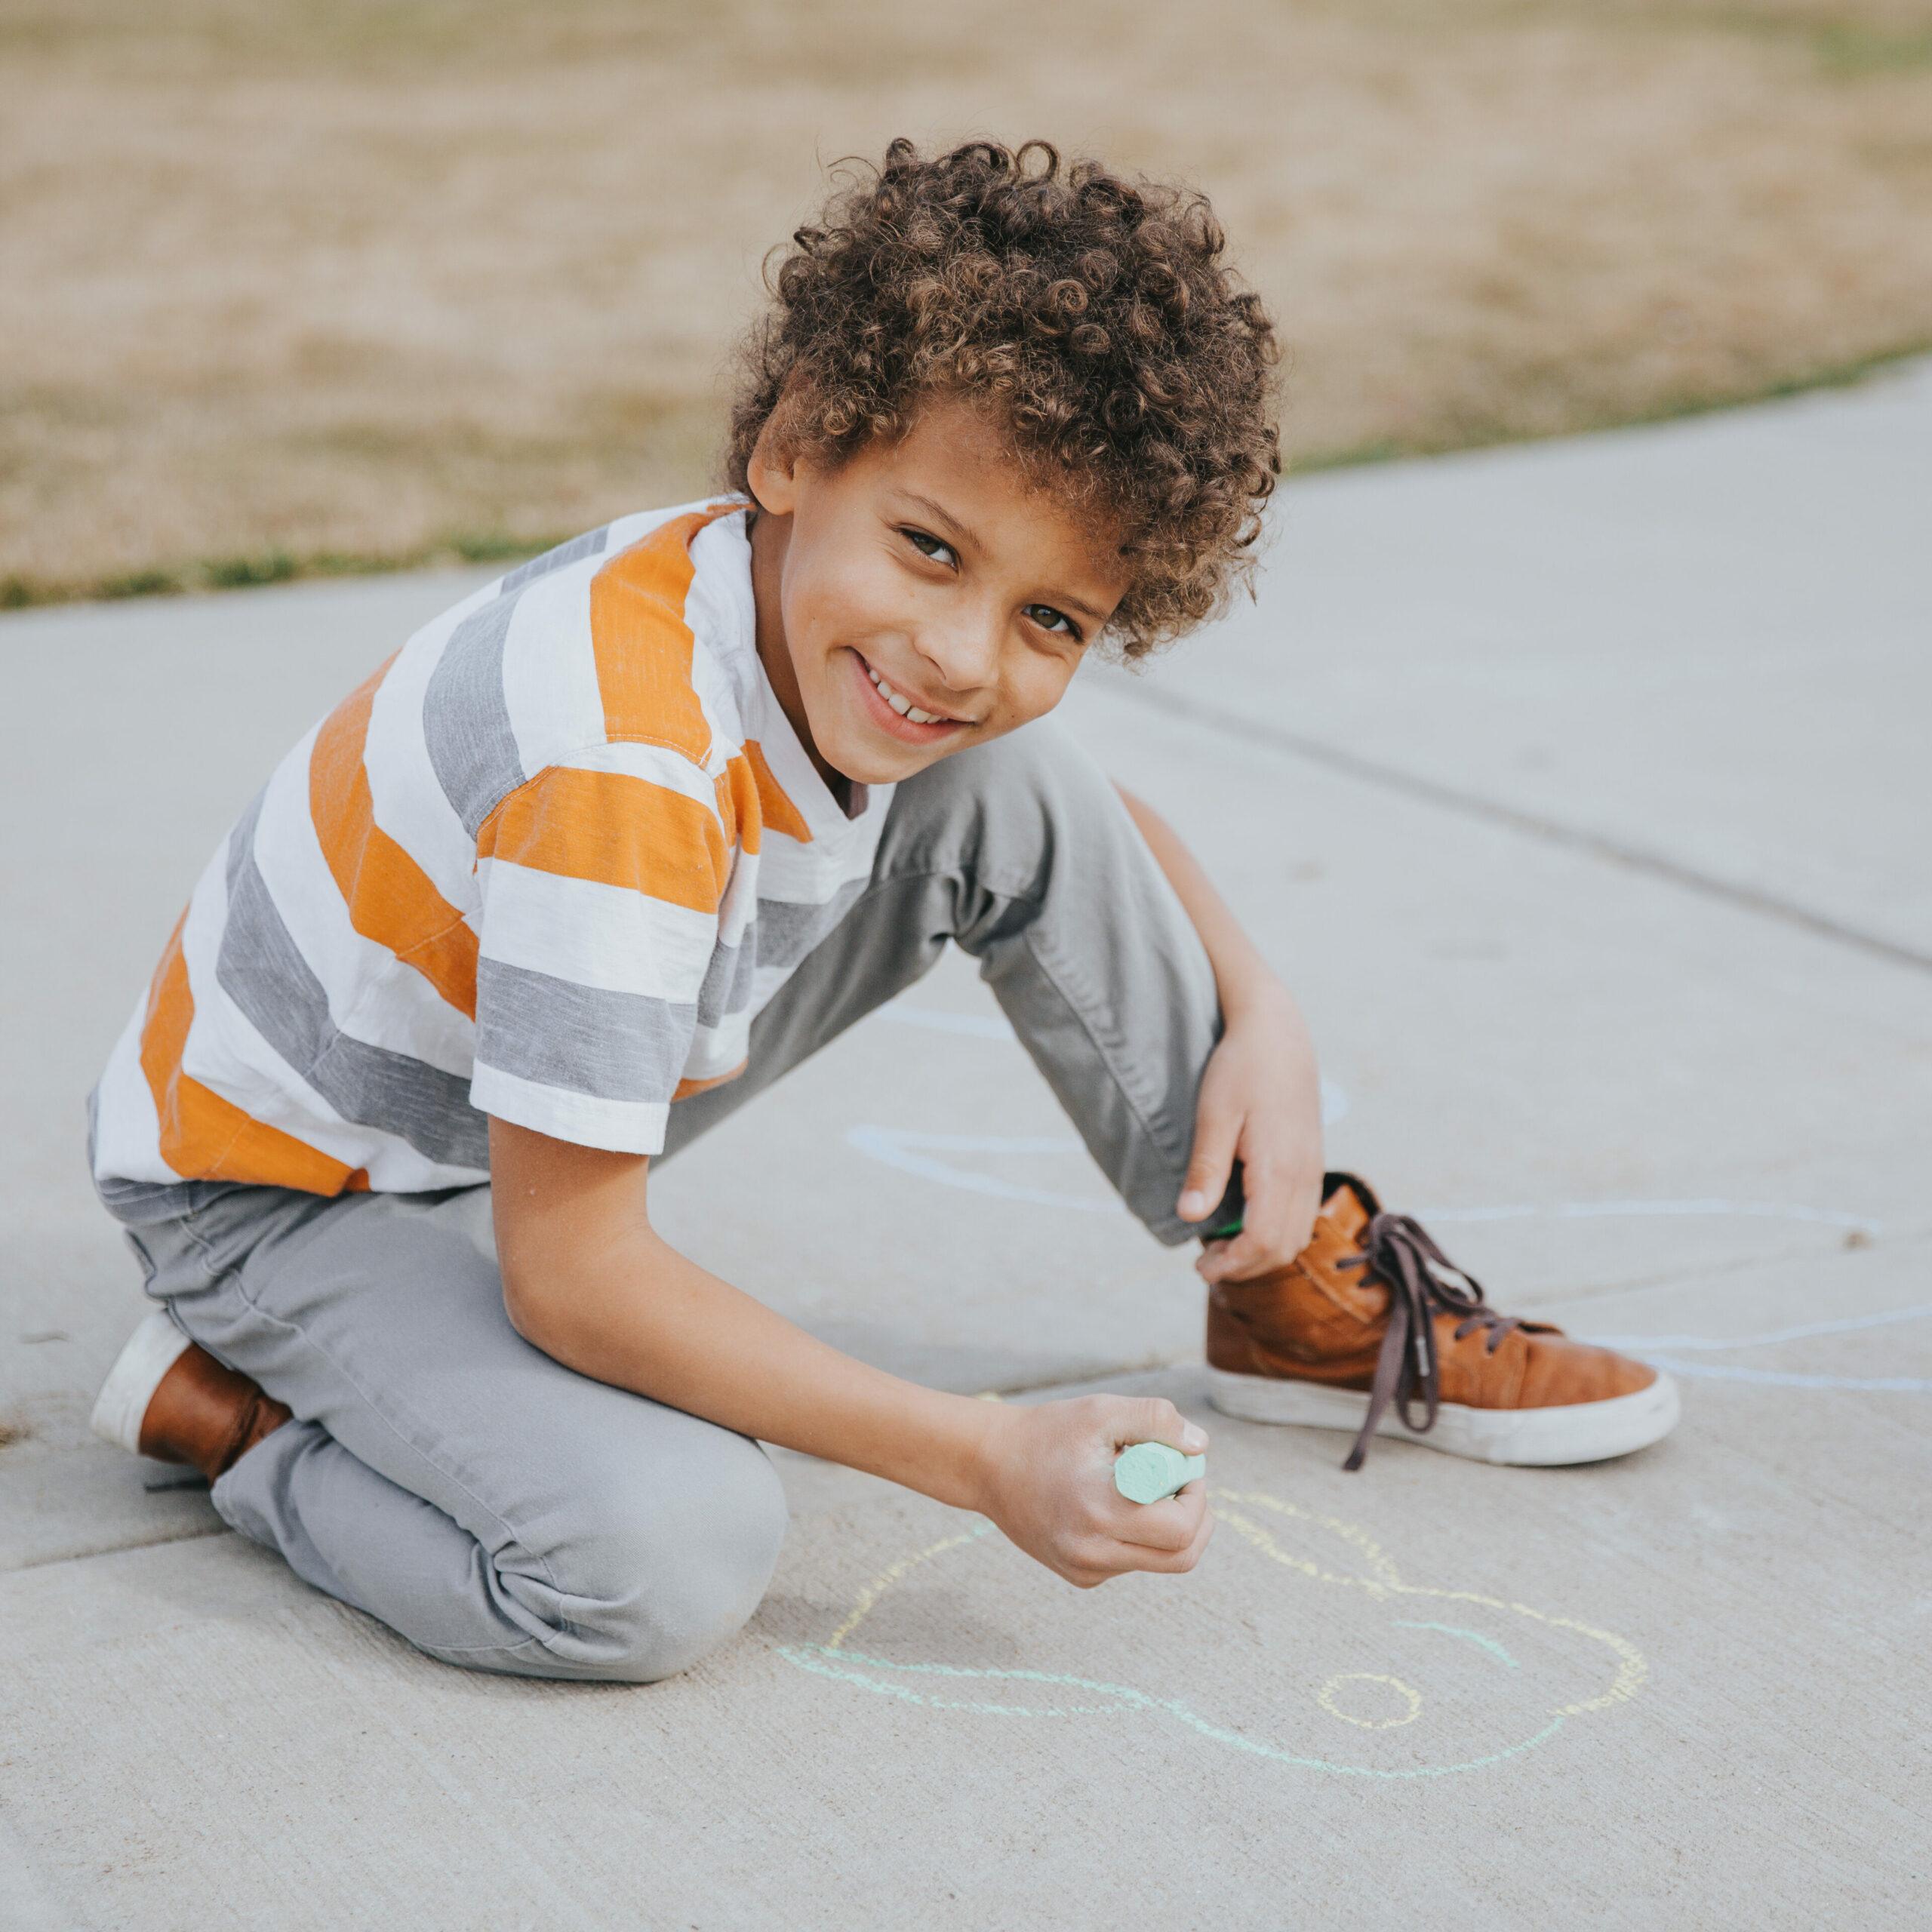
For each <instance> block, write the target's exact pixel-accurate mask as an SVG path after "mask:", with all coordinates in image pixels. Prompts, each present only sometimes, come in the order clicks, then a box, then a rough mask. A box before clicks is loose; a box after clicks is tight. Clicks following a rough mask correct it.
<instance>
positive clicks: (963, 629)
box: [912, 615, 1000, 697]
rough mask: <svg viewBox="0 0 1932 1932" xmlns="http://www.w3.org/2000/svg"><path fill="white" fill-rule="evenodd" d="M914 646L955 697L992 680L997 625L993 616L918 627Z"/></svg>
mask: <svg viewBox="0 0 1932 1932" xmlns="http://www.w3.org/2000/svg"><path fill="white" fill-rule="evenodd" d="M912 642H913V646H914V648H915V650H916V651H918V654H919V655H920V656H921V657H923V658H924V660H926V662H927V663H928V664H930V665H931V666H932V667H933V672H934V675H935V676H936V677H937V678H939V679H940V681H941V682H942V683H943V685H945V688H946V691H947V692H949V694H952V696H954V697H965V696H966V695H967V694H968V693H969V692H972V691H981V690H983V689H984V688H986V686H987V685H989V684H991V683H992V682H993V681H994V675H995V667H996V666H998V663H999V648H1000V632H999V626H998V624H997V623H995V621H994V620H992V619H991V618H990V617H983V616H977V615H976V616H974V617H970V618H966V619H963V620H955V621H953V622H951V623H937V624H928V625H924V626H921V628H920V630H919V632H918V635H916V636H915V638H913V640H912Z"/></svg>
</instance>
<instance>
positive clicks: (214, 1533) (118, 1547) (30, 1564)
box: [0, 1523, 235, 1577]
mask: <svg viewBox="0 0 1932 1932" xmlns="http://www.w3.org/2000/svg"><path fill="white" fill-rule="evenodd" d="M233 1534H235V1532H234V1531H232V1529H230V1528H229V1526H228V1525H227V1524H226V1523H208V1524H200V1525H198V1527H195V1528H194V1529H192V1530H177V1531H175V1532H174V1534H172V1535H171V1536H165V1537H131V1538H130V1539H129V1540H128V1541H127V1542H125V1543H102V1544H101V1545H100V1546H99V1547H98V1548H97V1549H69V1550H63V1552H61V1554H60V1555H58V1556H30V1557H29V1558H27V1560H26V1561H25V1562H24V1563H7V1564H0V1577H17V1576H20V1575H21V1574H23V1573H24V1572H25V1571H29V1570H51V1569H53V1568H54V1567H56V1566H57V1565H58V1564H63V1563H91V1562H93V1561H94V1559H95V1558H97V1557H100V1556H124V1555H126V1554H127V1552H128V1551H129V1550H131V1549H162V1548H163V1547H164V1546H165V1545H167V1544H168V1543H200V1542H203V1541H205V1540H206V1539H207V1538H208V1537H232V1535H233Z"/></svg>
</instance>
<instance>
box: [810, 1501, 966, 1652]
mask: <svg viewBox="0 0 1932 1932" xmlns="http://www.w3.org/2000/svg"><path fill="white" fill-rule="evenodd" d="M991 1528H992V1524H990V1523H981V1524H978V1525H977V1527H974V1528H972V1529H970V1530H967V1531H963V1532H962V1533H961V1534H959V1535H958V1536H956V1537H942V1538H941V1539H940V1541H939V1542H937V1543H934V1544H932V1545H931V1546H930V1547H928V1548H927V1549H922V1550H921V1551H920V1552H918V1554H917V1555H914V1556H902V1557H901V1558H900V1559H899V1561H897V1563H895V1564H894V1565H893V1566H892V1567H891V1569H890V1570H888V1571H884V1572H882V1573H881V1574H880V1575H878V1576H876V1577H874V1578H873V1579H872V1581H871V1582H870V1583H868V1584H867V1585H866V1587H865V1588H864V1589H863V1590H861V1591H860V1592H859V1596H858V1601H857V1602H856V1603H854V1604H853V1606H852V1609H851V1614H850V1615H849V1616H848V1617H847V1618H846V1620H845V1621H844V1623H841V1624H840V1625H839V1626H838V1629H836V1630H835V1631H834V1632H832V1635H831V1637H830V1638H829V1639H828V1640H827V1641H826V1646H825V1647H826V1649H827V1650H828V1651H835V1650H837V1649H838V1647H839V1646H840V1645H841V1644H843V1643H844V1641H845V1639H846V1638H848V1637H849V1636H851V1634H852V1632H854V1630H856V1629H858V1627H859V1626H860V1624H861V1623H863V1622H864V1621H865V1620H866V1617H867V1615H868V1614H869V1613H870V1611H871V1610H872V1605H873V1604H875V1603H877V1602H878V1600H879V1598H881V1597H882V1596H883V1595H884V1594H885V1592H887V1591H888V1590H889V1589H891V1587H892V1586H893V1585H894V1583H897V1582H898V1580H900V1577H903V1576H904V1575H905V1574H906V1571H909V1570H916V1569H917V1568H918V1566H919V1565H920V1564H921V1563H928V1562H930V1561H931V1560H932V1559H933V1558H934V1557H935V1556H943V1555H945V1554H946V1552H947V1551H948V1550H949V1549H958V1547H959V1546H960V1545H961V1543H972V1542H974V1541H975V1540H977V1538H979V1537H983V1536H984V1535H985V1534H986V1532H987V1531H989V1529H991Z"/></svg>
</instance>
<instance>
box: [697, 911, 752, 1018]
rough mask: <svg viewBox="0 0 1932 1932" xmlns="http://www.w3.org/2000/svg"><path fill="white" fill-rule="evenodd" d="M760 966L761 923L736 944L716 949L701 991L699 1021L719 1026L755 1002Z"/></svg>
mask: <svg viewBox="0 0 1932 1932" xmlns="http://www.w3.org/2000/svg"><path fill="white" fill-rule="evenodd" d="M757 967H758V926H757V924H756V922H755V921H754V922H753V923H752V927H751V928H750V930H749V931H747V932H746V933H744V934H742V935H741V936H740V939H739V940H738V943H737V945H736V946H718V947H715V948H714V949H713V950H712V955H711V964H709V966H707V967H706V968H705V972H704V984H703V986H700V987H699V989H698V991H697V1023H698V1024H699V1025H700V1026H716V1025H718V1023H719V1022H720V1021H721V1020H725V1019H728V1018H729V1017H730V1016H731V1014H734V1013H742V1012H743V1011H744V1010H745V1008H746V1007H748V1006H749V1005H750V1004H751V1003H752V974H753V973H754V972H755V971H756V970H757Z"/></svg>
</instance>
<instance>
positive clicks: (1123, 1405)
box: [979, 1395, 1214, 1590]
mask: <svg viewBox="0 0 1932 1932" xmlns="http://www.w3.org/2000/svg"><path fill="white" fill-rule="evenodd" d="M1134 1442H1165V1443H1167V1444H1169V1445H1170V1446H1171V1447H1174V1448H1176V1449H1179V1450H1180V1451H1182V1452H1183V1454H1186V1455H1189V1456H1198V1455H1200V1454H1201V1453H1202V1452H1203V1451H1204V1450H1205V1449H1206V1448H1207V1431H1206V1430H1204V1429H1201V1428H1198V1426H1196V1425H1195V1424H1194V1423H1191V1422H1189V1421H1188V1420H1186V1417H1183V1415H1182V1414H1181V1413H1180V1411H1179V1410H1178V1409H1177V1408H1176V1407H1174V1404H1173V1403H1171V1402H1164V1401H1156V1400H1155V1399H1153V1398H1134V1397H1130V1396H1126V1395H1083V1396H1081V1397H1079V1398H1078V1399H1077V1400H1075V1401H1069V1402H1042V1403H1041V1404H1038V1405H1037V1406H1028V1407H1020V1406H1018V1405H1014V1406H1012V1407H1004V1406H1002V1407H1000V1408H999V1409H998V1410H997V1411H995V1420H993V1422H992V1426H991V1427H990V1428H989V1430H988V1432H987V1435H986V1441H985V1443H984V1446H983V1451H982V1455H983V1464H982V1475H983V1495H982V1497H981V1498H980V1503H979V1507H980V1509H981V1510H982V1512H983V1513H984V1514H985V1515H988V1516H989V1517H991V1518H992V1520H993V1521H994V1522H995V1523H996V1524H998V1526H999V1527H1000V1528H1001V1530H1003V1531H1004V1532H1005V1533H1006V1534H1007V1536H1008V1537H1009V1538H1010V1539H1011V1540H1012V1541H1013V1542H1014V1543H1017V1544H1018V1545H1019V1546H1020V1548H1021V1549H1023V1550H1024V1551H1025V1552H1026V1554H1027V1555H1029V1556H1031V1557H1034V1558H1038V1561H1041V1562H1042V1563H1044V1564H1045V1565H1046V1566H1047V1567H1048V1569H1049V1570H1051V1571H1054V1573H1055V1574H1057V1575H1059V1576H1061V1577H1065V1578H1066V1580H1067V1581H1068V1582H1069V1583H1073V1584H1077V1585H1078V1586H1079V1587H1080V1588H1081V1589H1083V1590H1091V1589H1092V1588H1093V1587H1094V1585H1095V1584H1097V1583H1105V1582H1106V1580H1107V1579H1108V1578H1109V1577H1118V1576H1119V1575H1120V1574H1121V1573H1122V1571H1128V1570H1159V1571H1168V1572H1171V1573H1176V1572H1180V1571H1187V1570H1192V1568H1193V1567H1194V1566H1195V1564H1196V1563H1197V1562H1198V1561H1199V1560H1200V1557H1201V1552H1202V1550H1204V1549H1206V1548H1207V1539H1208V1537H1210V1536H1211V1535H1212V1534H1214V1518H1213V1517H1212V1516H1211V1515H1209V1514H1208V1511H1207V1490H1206V1488H1205V1487H1204V1484H1201V1483H1200V1482H1198V1481H1195V1482H1191V1483H1189V1484H1188V1485H1187V1487H1186V1488H1185V1489H1183V1491H1181V1492H1180V1494H1179V1495H1178V1496H1177V1497H1173V1498H1172V1499H1171V1500H1169V1501H1168V1502H1165V1503H1130V1502H1129V1501H1128V1500H1127V1498H1126V1497H1124V1496H1123V1495H1121V1493H1120V1491H1118V1490H1117V1489H1116V1488H1115V1487H1114V1458H1115V1457H1116V1456H1118V1454H1120V1452H1121V1451H1122V1450H1123V1449H1124V1448H1125V1447H1128V1444H1130V1443H1134Z"/></svg>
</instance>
